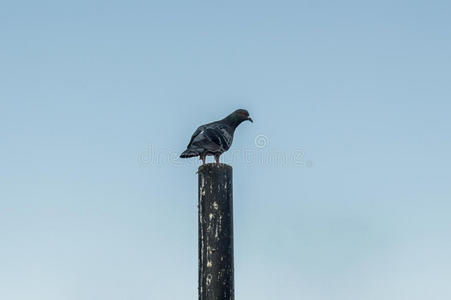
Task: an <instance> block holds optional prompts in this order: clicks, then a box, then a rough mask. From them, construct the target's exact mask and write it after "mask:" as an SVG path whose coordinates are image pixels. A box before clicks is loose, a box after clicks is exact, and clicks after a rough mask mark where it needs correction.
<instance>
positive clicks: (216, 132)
mask: <svg viewBox="0 0 451 300" xmlns="http://www.w3.org/2000/svg"><path fill="white" fill-rule="evenodd" d="M244 121H250V122H252V123H253V122H254V120H252V118H251V117H250V116H249V112H248V111H247V110H245V109H237V110H235V111H234V112H233V113H231V114H230V115H228V116H227V117H225V118H224V119H222V120H219V121H215V122H211V123H208V124H205V125H202V126H200V127H199V128H197V129H196V131H195V132H194V133H193V136H192V137H191V140H190V141H189V143H188V146H187V147H186V150H185V151H183V153H182V154H181V155H180V157H181V158H189V157H196V156H199V159H201V160H202V165H204V164H205V159H206V157H207V155H213V156H214V157H215V161H216V164H219V157H220V156H221V154H222V153H224V152H226V151H227V150H229V148H230V146H231V145H232V141H233V134H234V133H235V129H236V128H237V127H238V125H240V124H241V123H242V122H244Z"/></svg>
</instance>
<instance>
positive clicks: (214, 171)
mask: <svg viewBox="0 0 451 300" xmlns="http://www.w3.org/2000/svg"><path fill="white" fill-rule="evenodd" d="M198 174H199V204H198V206H199V300H233V299H234V297H235V296H234V281H233V280H234V279H233V197H232V167H231V166H229V165H226V164H219V165H217V164H206V165H202V166H200V167H199V171H198Z"/></svg>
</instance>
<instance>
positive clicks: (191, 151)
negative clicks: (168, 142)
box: [180, 149, 203, 158]
mask: <svg viewBox="0 0 451 300" xmlns="http://www.w3.org/2000/svg"><path fill="white" fill-rule="evenodd" d="M202 152H203V149H186V150H185V151H183V153H182V154H180V157H181V158H188V157H194V156H198V155H200V154H201V153H202Z"/></svg>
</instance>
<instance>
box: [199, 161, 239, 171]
mask: <svg viewBox="0 0 451 300" xmlns="http://www.w3.org/2000/svg"><path fill="white" fill-rule="evenodd" d="M221 171H222V172H231V171H232V166H229V165H228V164H222V163H220V164H217V163H210V164H205V165H201V166H199V169H198V170H197V173H210V172H221Z"/></svg>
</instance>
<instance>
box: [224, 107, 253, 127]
mask: <svg viewBox="0 0 451 300" xmlns="http://www.w3.org/2000/svg"><path fill="white" fill-rule="evenodd" d="M229 117H232V118H231V119H232V120H234V121H236V122H237V123H238V124H240V123H241V122H244V121H251V122H254V120H252V118H251V117H250V116H249V112H248V111H247V110H245V109H237V110H235V111H234V112H233V113H232V114H231V115H230V116H229Z"/></svg>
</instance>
